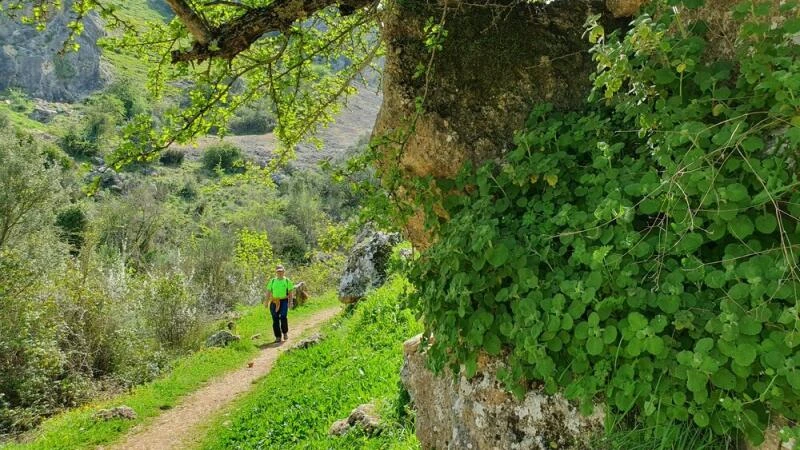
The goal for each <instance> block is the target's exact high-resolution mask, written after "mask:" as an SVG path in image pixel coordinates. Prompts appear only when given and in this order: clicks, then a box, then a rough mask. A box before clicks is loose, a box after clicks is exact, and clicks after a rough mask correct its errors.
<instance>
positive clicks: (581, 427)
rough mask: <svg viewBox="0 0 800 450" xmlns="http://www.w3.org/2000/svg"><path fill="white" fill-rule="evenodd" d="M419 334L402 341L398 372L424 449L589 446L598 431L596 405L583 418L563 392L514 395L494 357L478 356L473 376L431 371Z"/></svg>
mask: <svg viewBox="0 0 800 450" xmlns="http://www.w3.org/2000/svg"><path fill="white" fill-rule="evenodd" d="M419 344H420V336H417V337H415V338H412V339H410V340H408V341H407V342H406V343H405V344H404V352H405V363H404V364H403V369H402V372H401V378H402V381H403V384H404V385H405V387H406V389H407V390H408V392H409V394H410V396H411V401H412V402H413V404H414V409H415V410H416V428H417V437H418V438H419V441H420V443H421V444H422V448H425V449H438V450H445V449H452V450H456V449H459V450H460V449H476V450H478V449H498V450H514V449H519V450H549V449H554V448H557V449H561V450H568V449H589V448H591V447H590V446H589V439H590V438H591V437H593V436H594V435H596V433H602V431H603V419H604V415H603V412H602V408H600V407H596V408H595V412H594V414H592V415H591V416H589V417H584V416H582V415H581V413H580V412H579V411H578V410H577V409H576V408H575V407H574V406H573V405H571V404H570V403H569V402H567V401H566V400H565V399H564V398H563V397H561V396H559V395H555V396H551V395H546V394H544V393H542V392H537V391H536V390H531V391H529V392H528V393H527V394H526V395H525V397H524V398H523V399H522V400H518V399H516V398H515V397H514V396H513V395H512V394H511V393H509V392H508V391H507V390H506V389H504V387H503V385H502V383H501V382H500V381H498V380H497V377H496V374H497V371H498V369H500V368H501V367H502V366H503V362H502V361H500V360H499V359H490V358H486V357H482V358H479V361H478V375H476V376H475V377H473V378H472V379H467V378H466V377H465V376H463V375H461V376H459V377H458V379H457V380H454V378H453V376H452V374H450V373H443V374H441V375H440V376H437V375H434V374H433V373H432V372H431V371H430V370H429V369H428V368H427V367H425V355H424V353H420V352H419Z"/></svg>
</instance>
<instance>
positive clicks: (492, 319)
mask: <svg viewBox="0 0 800 450" xmlns="http://www.w3.org/2000/svg"><path fill="white" fill-rule="evenodd" d="M673 4H682V5H681V6H682V7H680V8H672V5H673ZM702 4H703V2H702V1H685V2H677V1H670V2H654V4H653V5H651V6H650V8H649V14H644V15H642V16H641V17H639V18H638V19H637V20H636V21H635V22H634V23H633V25H632V27H631V28H630V30H629V31H627V33H624V34H620V35H618V34H613V35H608V36H605V35H604V31H603V29H602V27H600V26H599V25H595V26H594V27H592V28H591V30H590V32H589V35H590V36H591V38H592V39H593V40H594V42H595V43H596V45H595V46H594V48H593V53H594V55H595V60H596V61H597V64H598V70H597V73H596V75H595V79H594V86H595V87H594V92H593V94H592V98H591V102H590V104H589V105H588V106H587V108H586V110H584V111H578V112H571V113H561V112H556V111H553V110H552V109H551V108H549V107H547V106H541V107H538V108H537V109H536V110H535V111H534V112H533V113H532V114H531V116H530V118H529V120H528V122H527V124H526V128H525V130H524V131H523V132H521V133H520V134H519V135H518V136H517V137H516V145H517V148H516V149H515V150H514V151H512V152H511V153H509V155H508V157H507V158H506V159H505V161H504V162H503V163H502V164H499V165H497V164H490V165H487V166H484V167H480V168H476V169H475V170H471V169H470V168H467V169H466V170H464V171H463V173H462V175H461V176H460V177H459V178H458V179H457V180H455V181H446V182H441V183H440V184H439V185H438V188H439V189H441V191H440V192H450V193H452V194H453V195H449V196H447V198H445V200H444V202H443V203H442V204H440V205H438V206H441V207H443V208H444V210H445V211H446V215H447V217H448V218H449V220H448V221H446V222H444V221H443V223H441V224H440V223H436V221H435V218H436V217H437V215H436V214H435V213H434V207H435V206H436V207H438V206H437V204H435V203H434V202H432V201H427V202H426V203H424V204H423V206H424V207H426V208H427V210H428V211H429V218H431V219H433V220H431V223H430V226H431V227H435V228H437V229H438V230H439V234H440V239H439V240H438V242H437V243H436V244H435V245H434V246H432V247H431V248H430V249H429V250H428V251H426V252H425V253H424V254H423V255H422V257H421V258H420V260H419V262H418V264H417V265H416V268H415V269H414V270H413V271H412V276H411V281H412V283H413V284H415V285H416V286H418V287H419V288H420V291H419V296H418V298H419V304H420V308H421V309H422V310H423V311H424V315H425V318H426V323H427V325H428V326H429V327H430V329H431V331H432V333H433V335H434V336H435V337H436V341H435V343H433V345H432V347H431V349H430V359H431V362H432V364H433V366H434V367H436V368H442V367H443V366H444V365H447V364H449V365H450V366H451V367H453V368H454V369H455V370H456V371H458V370H459V367H463V368H464V370H465V371H466V374H467V375H468V376H472V375H474V373H475V367H476V357H477V354H478V352H480V351H486V352H488V353H489V354H492V355H501V354H502V355H505V357H506V358H507V359H508V363H509V366H508V370H507V371H506V372H505V373H504V374H503V378H504V379H505V381H506V382H507V385H508V387H509V388H510V389H512V390H513V391H515V392H517V393H518V394H520V395H522V394H523V393H524V391H525V390H526V389H528V387H529V386H530V384H529V382H540V383H543V384H544V387H545V389H546V390H547V391H548V392H556V391H562V392H563V393H564V395H566V396H567V397H568V398H570V399H573V400H576V401H579V402H580V403H581V405H582V407H583V408H584V409H585V410H591V407H592V405H593V404H594V402H595V401H596V400H597V399H598V398H602V399H603V400H604V401H605V403H606V404H607V406H608V408H609V410H610V411H611V412H612V413H613V414H612V415H614V416H617V417H618V416H619V415H625V414H630V416H631V417H633V418H634V419H633V420H632V422H634V423H636V424H638V426H639V427H640V429H642V430H659V428H658V426H659V425H664V424H669V423H686V421H692V422H693V423H694V425H695V426H696V427H699V428H700V429H704V430H712V431H713V434H711V433H708V432H707V433H706V434H705V437H703V438H702V439H703V440H705V442H706V443H707V445H710V447H711V448H722V447H724V446H726V445H728V443H729V442H730V441H731V440H735V439H737V436H739V435H744V436H746V437H747V438H748V439H749V440H750V441H752V442H756V443H757V442H760V441H761V440H762V439H763V432H764V429H765V427H766V425H767V424H768V422H769V421H770V417H771V416H773V415H781V416H784V417H786V418H788V419H789V420H794V421H796V420H798V419H800V356H798V352H797V348H798V345H800V318H799V317H798V304H797V301H798V300H797V299H798V292H797V288H798V286H800V278H798V276H797V270H798V257H797V248H798V245H800V219H798V218H799V217H800V209H798V205H800V191H798V188H797V186H798V177H797V173H796V170H795V169H794V168H795V166H796V163H797V161H796V158H797V149H798V148H800V114H799V113H798V111H800V100H798V92H800V53H798V50H799V49H800V45H798V44H797V42H796V38H795V36H796V35H797V33H798V32H800V6H798V3H797V2H794V1H789V2H783V3H782V4H781V5H780V7H779V6H777V3H776V2H760V1H745V2H742V3H741V4H739V5H737V6H736V7H735V9H734V11H733V14H734V20H735V27H734V29H735V30H736V31H738V36H736V37H735V38H733V39H730V40H729V41H726V42H725V43H720V42H718V41H717V42H715V43H713V44H714V45H711V44H712V43H711V42H709V41H708V34H707V33H708V25H707V24H706V23H703V22H702V21H698V20H696V19H697V15H695V14H693V10H694V9H695V8H697V7H699V6H701V5H702ZM460 365H463V366H460ZM715 436H720V437H715ZM698 446H699V445H698Z"/></svg>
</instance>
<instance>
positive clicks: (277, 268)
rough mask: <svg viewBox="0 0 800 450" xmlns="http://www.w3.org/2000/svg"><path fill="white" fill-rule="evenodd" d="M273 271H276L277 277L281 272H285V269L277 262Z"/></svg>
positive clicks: (280, 275) (281, 274)
mask: <svg viewBox="0 0 800 450" xmlns="http://www.w3.org/2000/svg"><path fill="white" fill-rule="evenodd" d="M275 273H277V274H278V276H279V277H282V276H283V274H284V273H286V269H284V268H283V265H282V264H278V267H276V268H275Z"/></svg>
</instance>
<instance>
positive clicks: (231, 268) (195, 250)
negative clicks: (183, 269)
mask: <svg viewBox="0 0 800 450" xmlns="http://www.w3.org/2000/svg"><path fill="white" fill-rule="evenodd" d="M235 246H236V242H235V239H234V237H232V236H230V235H228V234H227V233H222V232H221V231H220V230H209V232H208V233H207V234H206V235H204V236H202V237H200V238H196V239H194V240H193V241H192V243H191V248H190V254H189V258H188V261H187V264H188V266H189V267H188V268H190V270H187V272H190V273H193V277H192V279H191V282H192V284H193V285H194V286H195V287H196V288H197V290H198V291H199V292H198V294H199V297H200V299H201V306H202V307H203V309H204V310H205V311H207V312H210V313H220V312H224V311H228V310H230V309H231V308H232V307H233V306H234V305H235V304H236V302H237V300H238V298H237V297H238V290H237V287H238V281H239V277H240V274H239V273H238V271H237V270H236V265H235V263H234V260H233V256H234V254H235Z"/></svg>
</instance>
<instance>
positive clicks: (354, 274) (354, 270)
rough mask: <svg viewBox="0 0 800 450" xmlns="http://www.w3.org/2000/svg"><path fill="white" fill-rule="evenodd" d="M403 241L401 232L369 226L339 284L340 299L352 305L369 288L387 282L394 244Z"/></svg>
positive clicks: (362, 296)
mask: <svg viewBox="0 0 800 450" xmlns="http://www.w3.org/2000/svg"><path fill="white" fill-rule="evenodd" d="M399 242H400V235H399V234H397V233H384V232H382V231H377V230H375V229H373V228H372V227H369V226H368V227H365V228H364V229H363V230H362V231H361V232H360V233H359V234H358V236H357V237H356V244H355V245H354V246H353V248H352V249H351V250H350V254H349V255H348V257H347V262H346V264H345V269H344V273H343V274H342V278H341V281H340V283H339V300H340V301H342V303H346V304H350V303H355V302H357V301H358V300H360V299H362V298H364V296H365V295H366V293H367V291H368V290H369V289H372V288H376V287H378V286H380V285H382V284H383V283H384V282H385V281H386V276H387V273H386V269H387V265H388V263H389V257H390V256H391V254H392V247H394V246H395V245H397V244H398V243H399Z"/></svg>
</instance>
